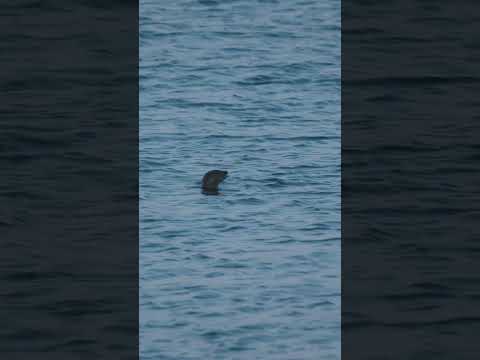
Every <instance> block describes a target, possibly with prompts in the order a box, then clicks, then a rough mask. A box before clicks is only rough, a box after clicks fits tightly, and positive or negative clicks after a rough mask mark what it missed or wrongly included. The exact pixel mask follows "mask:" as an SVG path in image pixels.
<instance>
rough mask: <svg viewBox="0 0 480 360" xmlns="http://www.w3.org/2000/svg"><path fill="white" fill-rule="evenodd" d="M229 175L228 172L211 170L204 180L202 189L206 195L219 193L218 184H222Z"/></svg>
mask: <svg viewBox="0 0 480 360" xmlns="http://www.w3.org/2000/svg"><path fill="white" fill-rule="evenodd" d="M227 175H228V171H222V170H211V171H209V172H207V173H206V174H205V175H204V176H203V179H202V189H203V190H204V193H212V194H215V193H218V184H220V183H221V182H222V181H223V180H224V179H225V178H226V177H227Z"/></svg>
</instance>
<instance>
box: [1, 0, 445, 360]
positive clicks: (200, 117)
mask: <svg viewBox="0 0 480 360" xmlns="http://www.w3.org/2000/svg"><path fill="white" fill-rule="evenodd" d="M339 25H340V1H332V0H327V1H306V0H285V1H283V0H282V1H278V0H258V1H249V0H235V1H216V0H179V1H173V2H162V1H160V2H158V1H154V0H142V1H141V4H140V99H139V100H140V199H141V203H140V299H139V301H140V357H141V358H142V359H185V360H197V359H212V360H215V359H255V358H261V359H265V360H268V359H285V360H287V359H288V360H291V359H302V360H308V359H315V360H317V359H340V170H341V167H340V63H339V59H340V30H339ZM369 101H372V102H378V103H386V102H389V103H392V102H398V101H401V99H392V98H388V97H386V98H383V99H381V98H379V99H370V100H369ZM72 136H74V137H86V138H88V136H90V135H89V134H86V133H85V134H82V133H80V134H74V135H72ZM20 140H21V141H22V144H23V145H24V146H26V147H28V146H29V144H30V143H31V142H32V141H33V142H41V141H42V138H41V136H39V135H32V137H31V138H28V139H20ZM70 140H71V139H70ZM58 141H59V142H58V144H53V145H49V146H45V149H44V150H45V153H48V154H50V153H51V154H53V152H55V149H56V147H58V146H63V145H65V144H64V141H65V139H63V140H62V137H61V136H60V137H59V140H58ZM36 145H37V144H36ZM386 150H388V149H386ZM397 150H398V149H396V151H397ZM427 150H428V149H427ZM52 151H53V152H52ZM5 156H7V157H8V153H7V154H6V155H5ZM55 156H56V155H55ZM69 156H76V157H79V159H81V158H83V157H84V156H91V154H71V155H69ZM97 160H98V161H102V159H97ZM9 161H15V159H9ZM19 161H21V162H23V163H25V164H28V163H29V162H30V161H32V159H31V158H25V159H19ZM212 169H224V170H227V171H229V174H230V176H229V177H228V178H227V179H226V180H225V181H224V182H223V183H222V184H221V185H220V195H219V196H205V195H202V193H201V189H200V180H201V178H202V176H203V174H205V172H206V171H208V170H212ZM12 196H13V195H12ZM22 196H24V197H25V198H27V197H28V196H32V195H31V194H30V193H28V194H24V195H22ZM4 224H5V225H4ZM8 224H9V222H8V221H4V222H1V221H0V227H7V226H8ZM404 250H405V251H412V252H414V251H415V250H414V249H404ZM422 286H423V287H422ZM428 286H429V285H428V284H423V285H422V284H416V285H415V284H412V295H413V296H417V294H419V295H418V296H421V295H422V294H423V295H424V296H427V295H428V294H429V293H441V292H442V289H437V288H434V287H431V288H429V287H428ZM20 295H21V294H20ZM20 295H19V296H20ZM12 296H14V295H12ZM398 301H401V300H398Z"/></svg>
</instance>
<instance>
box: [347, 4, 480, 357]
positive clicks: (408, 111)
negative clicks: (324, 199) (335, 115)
mask: <svg viewBox="0 0 480 360" xmlns="http://www.w3.org/2000/svg"><path fill="white" fill-rule="evenodd" d="M478 10H479V6H478V2H473V1H465V2H461V4H460V3H456V2H451V1H428V0H425V1H353V0H344V1H342V359H344V360H350V359H355V360H359V359H478V356H479V355H478V354H480V342H479V341H478V334H479V331H480V306H478V300H480V272H479V264H480V243H479V240H480V236H479V235H480V231H479V223H480V222H479V220H480V206H479V202H478V200H479V198H480V181H479V180H480V179H479V174H480V161H479V160H480V142H479V140H480V122H479V120H480V97H479V94H480V72H479V59H480V41H479V40H478V36H476V34H478V19H479V18H478V14H479V13H480V12H479V11H478Z"/></svg>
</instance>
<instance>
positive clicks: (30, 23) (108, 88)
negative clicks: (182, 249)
mask: <svg viewBox="0 0 480 360" xmlns="http://www.w3.org/2000/svg"><path fill="white" fill-rule="evenodd" d="M98 3H101V6H100V5H98ZM0 18H1V21H0V44H1V45H0V47H1V50H0V72H1V77H0V97H1V100H0V159H1V166H0V177H1V181H0V242H1V251H0V279H1V281H2V283H1V287H0V297H1V301H0V302H1V306H0V319H1V321H2V326H1V327H0V353H1V358H2V359H44V358H45V359H136V358H138V3H137V2H136V1H108V2H105V1H103V2H94V1H70V0H67V1H53V0H47V1H34V0H29V1H16V2H11V3H8V4H3V6H2V11H1V14H0Z"/></svg>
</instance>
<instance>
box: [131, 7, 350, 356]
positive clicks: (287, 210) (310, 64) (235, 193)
mask: <svg viewBox="0 0 480 360" xmlns="http://www.w3.org/2000/svg"><path fill="white" fill-rule="evenodd" d="M140 6H141V7H140V351H141V354H140V355H141V359H142V360H146V359H156V360H159V359H165V360H166V359H171V360H190V359H192V360H193V359H202V360H213V359H262V360H269V359H272V360H273V359H276V360H277V359H288V360H293V359H302V360H306V359H312V360H313V359H315V360H323V359H340V304H341V302H340V1H337V0H325V1H321V0H315V1H306V0H282V1H274V0H271V1H266V0H264V1H260V0H258V1H253V0H238V1H233V0H230V1H213V0H210V1H207V0H203V1H200V0H199V1H197V0H195V1H194V0H188V1H184V0H179V1H167V0H162V1H153V0H149V1H141V4H140ZM211 169H221V170H227V171H228V172H229V177H228V178H227V179H226V181H225V182H224V183H223V184H222V185H221V188H220V190H221V191H220V192H221V194H220V195H219V196H205V195H203V194H202V193H201V191H200V187H199V184H200V180H201V178H202V176H203V174H204V173H205V172H206V171H208V170H211Z"/></svg>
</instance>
